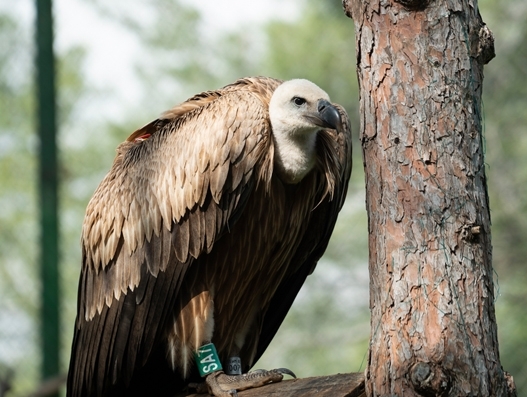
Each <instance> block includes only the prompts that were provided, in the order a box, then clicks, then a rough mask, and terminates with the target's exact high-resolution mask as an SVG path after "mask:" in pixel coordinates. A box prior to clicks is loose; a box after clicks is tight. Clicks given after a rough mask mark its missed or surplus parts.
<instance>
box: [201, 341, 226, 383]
mask: <svg viewBox="0 0 527 397" xmlns="http://www.w3.org/2000/svg"><path fill="white" fill-rule="evenodd" d="M194 359H195V360H196V364H197V365H198V370H199V374H200V375H201V376H202V377H205V376H207V375H208V374H210V373H212V372H215V371H221V370H222V369H223V368H222V366H221V362H220V358H219V357H218V352H217V351H216V348H215V347H214V343H208V344H206V345H203V346H201V347H200V348H199V349H198V351H197V352H195V353H194Z"/></svg>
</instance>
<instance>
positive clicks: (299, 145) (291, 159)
mask: <svg viewBox="0 0 527 397" xmlns="http://www.w3.org/2000/svg"><path fill="white" fill-rule="evenodd" d="M273 136H274V144H275V149H274V151H275V154H274V156H275V157H274V162H275V167H276V169H277V171H278V174H279V176H280V178H281V179H282V180H283V181H284V182H286V183H299V182H300V181H301V180H302V179H303V178H304V177H305V176H306V175H307V174H308V173H309V171H311V170H312V169H313V167H314V166H315V163H316V141H317V130H316V129H310V130H309V131H296V132H294V133H291V131H280V130H275V131H274V134H273Z"/></svg>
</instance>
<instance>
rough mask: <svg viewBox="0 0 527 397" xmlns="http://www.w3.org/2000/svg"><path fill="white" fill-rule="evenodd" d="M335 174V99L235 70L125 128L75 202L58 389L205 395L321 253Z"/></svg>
mask: <svg viewBox="0 0 527 397" xmlns="http://www.w3.org/2000/svg"><path fill="white" fill-rule="evenodd" d="M350 174H351V130H350V122H349V118H348V116H347V114H346V111H345V110H344V108H343V107H341V106H339V105H337V104H333V103H331V102H330V99H329V96H328V94H326V92H324V91H323V90H322V89H321V88H319V87H318V86H317V85H315V84H314V83H312V82H310V81H308V80H303V79H295V80H289V81H285V82H284V81H281V80H276V79H273V78H267V77H249V78H243V79H239V80H237V81H236V82H234V83H232V84H230V85H227V86H225V87H223V88H221V89H219V90H216V91H207V92H203V93H201V94H198V95H196V96H194V97H192V98H190V99H188V100H187V101H185V102H183V103H181V104H180V105H178V106H176V107H174V108H173V109H171V110H168V111H167V112H165V113H163V114H162V115H161V116H160V117H159V118H158V119H157V120H155V121H153V122H151V123H149V124H147V125H146V126H144V127H142V128H140V129H138V130H137V131H135V132H134V133H133V134H132V135H130V137H129V138H128V139H127V140H126V141H125V142H124V143H122V144H120V145H119V146H118V148H117V154H116V157H115V160H114V162H113V165H112V168H111V169H110V171H109V172H108V174H107V175H106V176H105V178H104V179H103V180H102V182H101V183H100V185H99V186H98V188H97V189H96V191H95V193H94V195H93V197H92V199H91V200H90V202H89V204H88V207H87V210H86V215H85V219H84V223H83V226H82V236H81V246H82V267H81V274H80V281H79V287H78V303H77V317H76V321H75V326H74V335H73V346H72V353H71V360H70V366H69V372H68V380H67V395H68V396H75V397H79V396H173V395H175V394H177V393H178V392H181V391H182V390H186V388H187V387H189V385H190V386H191V387H195V388H196V389H197V390H198V391H201V392H209V393H211V394H212V395H215V396H231V395H236V390H243V389H246V388H251V387H258V386H262V385H264V384H267V383H271V382H279V381H280V380H281V379H282V377H283V374H290V375H293V376H294V374H292V372H291V371H289V370H287V369H285V368H279V369H274V370H256V371H249V370H250V369H251V367H252V366H253V365H254V363H255V362H256V361H257V360H258V358H259V357H260V356H261V355H262V354H263V352H264V351H265V349H266V348H267V346H268V345H269V343H270V342H271V339H272V338H273V336H274V335H275V333H276V331H277V330H278V328H279V326H280V324H281V323H282V321H283V320H284V317H285V316H286V314H287V312H288V310H289V308H290V307H291V305H292V303H293V301H294V299H295V297H296V295H297V294H298V291H299V290H300V288H301V286H302V284H303V283H304V281H305V280H306V277H307V276H308V275H309V274H311V273H312V272H313V270H314V268H315V265H316V264H317V261H318V260H319V259H320V257H321V256H322V254H323V253H324V251H325V249H326V247H327V244H328V240H329V238H330V235H331V233H332V231H333V228H334V225H335V222H336V219H337V215H338V212H339V211H340V209H341V208H342V205H343V203H344V199H345V196H346V190H347V186H348V180H349V177H350Z"/></svg>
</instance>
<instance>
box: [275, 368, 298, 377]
mask: <svg viewBox="0 0 527 397" xmlns="http://www.w3.org/2000/svg"><path fill="white" fill-rule="evenodd" d="M273 371H277V372H280V373H281V374H283V375H289V376H291V377H293V378H295V379H296V375H295V373H294V372H293V371H291V370H290V369H288V368H277V369H274V370H273Z"/></svg>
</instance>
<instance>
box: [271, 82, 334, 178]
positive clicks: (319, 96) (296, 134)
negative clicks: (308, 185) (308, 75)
mask: <svg viewBox="0 0 527 397" xmlns="http://www.w3.org/2000/svg"><path fill="white" fill-rule="evenodd" d="M320 100H324V101H327V102H329V96H328V94H327V93H326V92H324V91H323V90H322V89H321V88H319V87H318V86H317V85H316V84H313V83H312V82H311V81H309V80H303V79H295V80H289V81H286V82H284V83H282V84H281V85H280V86H278V88H277V89H276V90H275V92H274V93H273V96H272V97H271V102H270V103H269V117H270V120H271V127H272V130H273V138H274V143H275V167H277V170H278V172H279V175H280V177H281V178H282V179H283V180H284V182H287V183H298V182H300V181H301V180H302V179H303V178H304V177H305V176H306V175H307V174H308V173H309V171H311V170H312V169H313V167H314V166H315V162H316V152H315V146H316V138H317V132H318V131H320V130H321V129H322V128H323V127H321V124H320V121H319V122H318V124H316V118H317V117H318V118H319V117H320V116H319V111H318V103H319V101H320Z"/></svg>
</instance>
